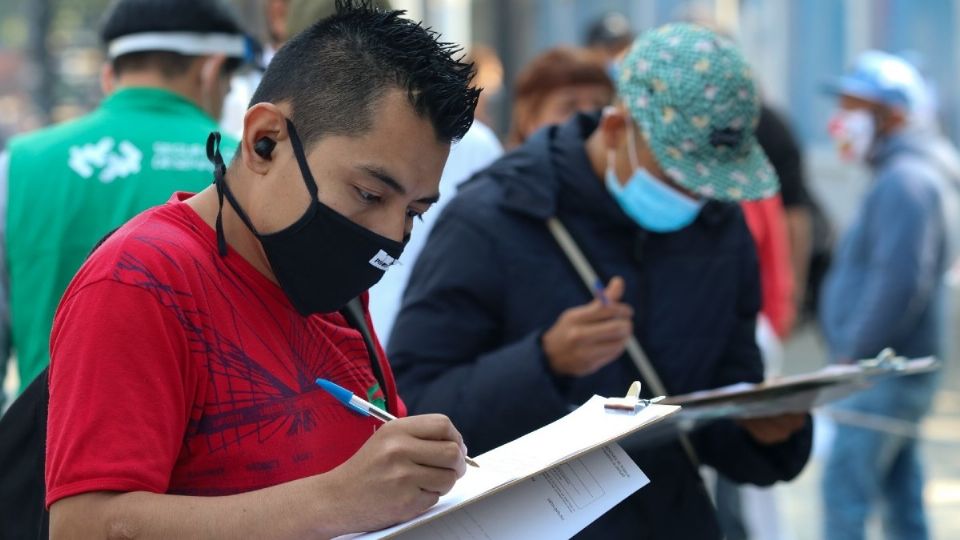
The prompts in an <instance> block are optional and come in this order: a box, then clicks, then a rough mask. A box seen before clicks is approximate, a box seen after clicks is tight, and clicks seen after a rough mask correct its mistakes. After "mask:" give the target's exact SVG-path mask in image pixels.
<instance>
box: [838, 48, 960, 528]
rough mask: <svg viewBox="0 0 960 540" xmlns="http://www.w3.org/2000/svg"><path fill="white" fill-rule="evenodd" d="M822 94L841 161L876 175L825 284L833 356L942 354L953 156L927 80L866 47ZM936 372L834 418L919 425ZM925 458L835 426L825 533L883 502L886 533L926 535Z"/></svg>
mask: <svg viewBox="0 0 960 540" xmlns="http://www.w3.org/2000/svg"><path fill="white" fill-rule="evenodd" d="M830 90H831V92H832V93H834V94H835V95H837V97H838V105H839V110H838V111H837V113H836V115H835V116H834V117H833V119H832V120H831V122H830V133H831V135H832V136H833V137H834V138H835V140H836V142H837V148H838V150H839V151H840V155H841V157H842V158H843V159H845V160H848V161H850V162H862V163H865V164H866V165H868V166H869V167H870V168H871V170H872V172H873V182H872V184H871V186H870V188H869V190H868V192H867V193H866V195H865V196H864V198H863V200H862V202H861V203H860V208H859V212H858V214H857V217H856V219H855V220H854V222H853V224H852V225H851V226H850V228H849V230H848V231H847V232H846V234H845V235H844V237H843V239H842V242H841V244H840V246H839V249H838V251H837V254H836V257H835V260H834V265H833V267H832V268H831V270H830V273H829V275H828V277H827V280H826V283H825V284H824V288H823V298H822V301H821V322H822V325H823V332H824V335H825V337H826V341H827V345H828V346H829V352H830V357H831V360H832V361H833V362H839V363H846V362H851V361H855V360H857V359H861V358H870V357H873V356H875V355H877V354H878V353H879V352H880V351H881V350H882V349H884V348H885V347H892V348H894V349H895V350H896V352H897V353H899V354H901V355H904V356H907V357H920V356H927V355H939V354H940V352H941V349H940V347H941V343H942V338H943V333H942V332H943V329H942V320H941V318H942V315H943V310H942V307H943V305H942V303H943V302H944V301H945V296H946V295H945V294H944V275H945V272H946V271H947V269H948V265H949V264H950V262H951V260H952V252H953V250H954V248H955V243H956V239H957V235H958V234H960V226H958V223H957V221H956V220H957V218H958V217H960V215H958V207H957V188H958V182H960V167H958V162H960V161H958V159H957V155H956V152H955V151H954V149H953V147H952V146H950V145H949V143H947V142H946V141H945V140H944V139H943V137H941V136H939V135H938V134H937V132H936V131H935V130H933V129H931V126H930V125H929V122H928V121H925V120H927V118H925V117H926V116H927V114H928V113H929V111H927V110H925V109H924V107H925V106H926V104H927V98H928V96H927V95H926V87H925V84H924V81H923V79H922V78H921V77H920V75H919V74H918V73H917V71H916V70H915V69H914V68H913V67H912V66H911V65H910V64H909V63H907V62H906V61H904V60H903V59H901V58H899V57H897V56H894V55H891V54H887V53H884V52H880V51H868V52H865V53H863V54H862V55H861V56H860V57H858V58H857V60H856V62H855V63H854V66H853V69H852V70H851V71H850V72H849V73H848V74H847V75H845V76H844V77H842V78H840V79H839V80H837V81H836V82H835V83H833V84H832V85H831V86H830ZM918 107H919V109H918ZM918 112H919V113H921V120H922V121H917V116H915V113H918ZM938 378H939V377H938V374H937V373H927V374H921V375H913V376H910V377H895V378H890V379H888V380H885V381H881V382H879V383H877V384H876V385H875V386H873V387H872V388H870V389H868V390H866V391H864V392H861V393H859V394H857V395H855V396H853V397H851V398H849V399H847V400H845V401H843V402H841V403H839V404H838V405H837V414H838V415H840V419H841V420H843V418H849V417H850V416H849V415H851V414H852V415H853V417H858V416H862V415H867V416H872V417H881V418H891V419H896V420H898V421H901V422H906V423H911V424H914V425H919V423H920V422H921V420H922V419H923V417H924V416H925V415H926V414H927V413H928V412H929V410H930V408H931V405H932V403H933V398H934V395H935V394H936V387H937V380H938ZM843 413H849V414H848V415H844V414H843ZM921 461H922V460H921V455H920V445H919V441H918V440H917V438H916V437H914V436H909V435H906V434H903V433H890V432H887V431H885V430H882V429H874V428H872V427H865V426H860V425H857V424H855V423H853V424H851V423H848V422H845V421H841V422H840V423H839V424H838V426H837V431H836V435H835V438H834V442H833V448H832V451H831V453H830V456H829V458H828V461H827V464H826V467H825V469H824V475H823V496H824V513H825V524H824V527H825V528H824V537H825V538H827V539H828V540H859V539H862V538H864V534H865V533H864V526H865V523H866V521H867V518H868V517H869V516H870V514H871V513H872V511H873V510H874V509H875V508H879V510H880V511H881V512H882V516H883V522H884V529H885V531H886V534H887V537H888V538H893V539H903V540H907V539H909V540H919V539H925V538H928V537H929V531H928V527H927V519H926V515H925V512H924V505H923V485H924V480H923V467H922V464H921ZM878 503H879V504H878Z"/></svg>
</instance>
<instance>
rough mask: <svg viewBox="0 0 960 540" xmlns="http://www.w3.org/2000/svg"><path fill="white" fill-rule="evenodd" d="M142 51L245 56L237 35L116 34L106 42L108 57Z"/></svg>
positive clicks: (191, 54) (183, 33) (241, 37)
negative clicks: (114, 37) (116, 35)
mask: <svg viewBox="0 0 960 540" xmlns="http://www.w3.org/2000/svg"><path fill="white" fill-rule="evenodd" d="M143 51H167V52H175V53H180V54H183V55H187V56H203V55H208V54H225V55H227V56H230V57H235V58H243V57H244V56H246V51H247V44H246V41H245V40H244V37H243V36H241V35H237V34H200V33H197V32H143V33H140V34H129V35H126V36H121V37H118V38H117V39H115V40H113V41H111V42H110V43H108V44H107V54H108V56H109V57H110V59H111V60H113V59H114V58H116V57H118V56H122V55H124V54H129V53H134V52H143Z"/></svg>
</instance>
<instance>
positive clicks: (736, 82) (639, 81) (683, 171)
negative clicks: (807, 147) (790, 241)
mask: <svg viewBox="0 0 960 540" xmlns="http://www.w3.org/2000/svg"><path fill="white" fill-rule="evenodd" d="M618 89H619V92H620V96H621V98H622V99H623V101H624V103H625V104H626V106H627V109H628V110H629V111H630V114H631V115H632V116H633V119H634V120H635V121H636V123H637V125H638V126H639V127H640V130H641V131H642V133H643V137H644V139H646V142H647V144H648V145H649V146H650V149H651V151H652V152H653V155H654V156H655V157H656V158H657V162H658V163H659V164H660V167H661V168H662V169H663V170H664V172H666V173H667V175H668V176H669V177H670V179H671V180H673V181H674V182H676V183H677V184H679V185H681V186H683V187H684V188H686V189H688V190H690V191H692V192H694V193H696V194H698V195H700V196H702V197H706V198H709V199H718V200H723V201H744V200H757V199H764V198H767V197H770V196H773V195H775V194H776V193H777V191H779V189H780V186H779V182H778V181H777V175H776V173H775V172H774V171H773V167H771V165H770V162H769V161H768V160H767V156H766V155H765V154H764V153H763V150H761V148H760V146H759V145H758V144H757V140H756V138H755V137H754V129H755V128H756V126H757V122H758V120H759V118H760V98H759V96H758V94H757V89H756V87H755V86H754V83H753V77H752V74H751V71H750V67H749V66H748V65H747V63H746V61H745V60H744V58H743V56H742V55H741V54H740V52H739V51H738V50H737V48H736V46H735V45H734V44H733V43H732V42H730V41H729V40H727V39H725V38H722V37H720V36H719V35H717V34H715V33H714V32H711V31H710V30H707V29H706V28H703V27H700V26H696V25H692V24H685V23H682V24H669V25H666V26H662V27H660V28H657V29H655V30H651V31H649V32H646V33H644V34H643V35H641V36H640V37H639V38H638V39H637V41H636V42H635V43H634V44H633V47H631V49H630V51H629V52H628V53H627V55H626V57H625V58H624V59H623V62H622V63H621V66H620V80H619V84H618Z"/></svg>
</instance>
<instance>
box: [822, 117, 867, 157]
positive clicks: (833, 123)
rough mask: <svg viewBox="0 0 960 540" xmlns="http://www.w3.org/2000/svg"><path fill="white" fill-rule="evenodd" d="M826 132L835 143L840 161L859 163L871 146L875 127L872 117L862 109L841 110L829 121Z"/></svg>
mask: <svg viewBox="0 0 960 540" xmlns="http://www.w3.org/2000/svg"><path fill="white" fill-rule="evenodd" d="M828 131H829V132H830V137H832V138H833V140H834V142H836V145H837V152H839V153H840V159H842V160H844V161H848V162H861V161H864V160H865V159H866V158H867V153H868V152H869V151H870V147H871V146H873V140H874V138H875V137H876V133H877V126H876V122H875V121H874V119H873V115H872V114H870V113H869V112H867V111H865V110H863V109H854V110H841V111H839V112H837V113H836V114H835V115H834V116H833V118H831V119H830V124H829V127H828Z"/></svg>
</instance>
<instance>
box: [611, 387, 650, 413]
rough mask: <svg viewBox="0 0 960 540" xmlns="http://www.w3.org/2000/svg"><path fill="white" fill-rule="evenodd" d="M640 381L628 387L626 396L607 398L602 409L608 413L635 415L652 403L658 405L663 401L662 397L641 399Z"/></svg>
mask: <svg viewBox="0 0 960 540" xmlns="http://www.w3.org/2000/svg"><path fill="white" fill-rule="evenodd" d="M640 389H641V385H640V381H633V384H631V385H630V389H629V390H627V395H625V396H624V397H622V398H607V400H606V402H604V404H603V408H604V409H607V410H608V411H621V412H629V413H633V414H636V413H638V412H640V411H642V410H643V409H646V408H647V407H649V406H650V405H653V404H654V403H659V402H661V401H663V399H664V396H657V397H655V398H652V399H642V398H641V397H640Z"/></svg>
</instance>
